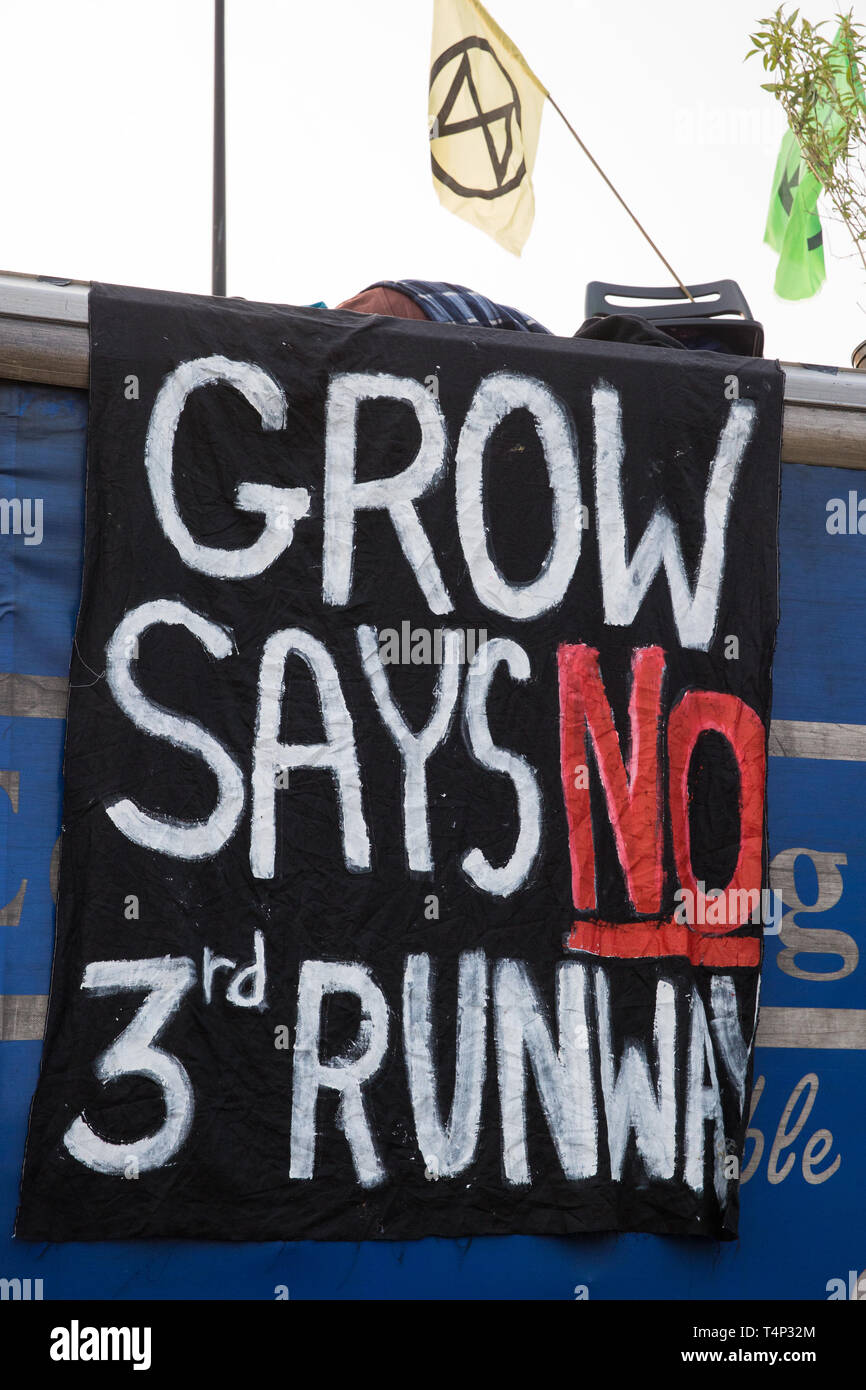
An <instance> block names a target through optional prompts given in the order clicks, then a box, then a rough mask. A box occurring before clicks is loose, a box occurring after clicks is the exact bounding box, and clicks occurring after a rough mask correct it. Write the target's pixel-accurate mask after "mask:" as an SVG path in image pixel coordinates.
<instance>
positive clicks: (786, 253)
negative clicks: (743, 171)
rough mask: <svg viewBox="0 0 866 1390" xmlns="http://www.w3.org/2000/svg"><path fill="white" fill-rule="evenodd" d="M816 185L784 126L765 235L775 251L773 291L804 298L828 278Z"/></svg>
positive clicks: (798, 148) (786, 295) (785, 297)
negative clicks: (777, 262)
mask: <svg viewBox="0 0 866 1390" xmlns="http://www.w3.org/2000/svg"><path fill="white" fill-rule="evenodd" d="M820 192H821V185H820V183H819V182H818V180H817V179H816V178H815V175H814V174H813V173H812V171H811V169H810V168H809V166H808V165H807V163H806V161H805V159H804V158H803V156H802V155H801V153H800V146H799V145H798V143H797V137H796V135H795V134H794V133H793V131H791V130H788V131H786V132H785V136H784V139H783V140H782V148H781V150H780V151H779V158H778V160H777V161H776V172H775V173H774V175H773V194H772V197H771V198H770V210H769V212H768V214H767V226H766V230H765V231H764V240H765V241H766V242H767V243H768V244H769V245H770V246H772V248H773V250H774V251H778V252H779V264H778V267H777V269H776V282H775V286H774V288H775V291H776V294H778V295H781V297H782V298H783V299H808V298H809V296H810V295H813V294H815V293H816V292H817V291H818V290H819V289H820V288H821V286H822V285H823V283H824V281H825V279H826V278H827V276H826V272H825V270H824V234H823V232H822V231H821V219H820V218H819V216H818V210H817V204H818V194H819V193H820Z"/></svg>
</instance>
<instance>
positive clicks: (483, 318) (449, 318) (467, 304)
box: [367, 280, 550, 333]
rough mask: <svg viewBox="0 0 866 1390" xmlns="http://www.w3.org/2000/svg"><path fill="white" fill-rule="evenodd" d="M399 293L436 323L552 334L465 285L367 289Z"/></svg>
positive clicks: (419, 283)
mask: <svg viewBox="0 0 866 1390" xmlns="http://www.w3.org/2000/svg"><path fill="white" fill-rule="evenodd" d="M378 285H383V286H384V287H385V288H386V289H389V290H397V291H398V292H399V293H400V294H405V295H407V296H408V297H409V299H411V300H414V302H415V303H416V304H417V305H418V308H419V309H423V311H424V313H425V314H426V315H427V317H428V319H432V320H433V322H434V323H477V324H481V325H482V327H484V328H516V329H519V330H521V331H522V332H524V333H549V332H550V329H549V328H545V327H544V324H543V323H539V322H538V320H537V319H533V318H530V316H529V314H522V313H521V312H520V310H519V309H511V308H510V307H509V306H508V305H507V304H494V302H493V300H492V299H486V298H485V296H484V295H483V294H476V292H475V290H468V289H467V288H466V286H465V285H448V284H446V283H445V281H443V280H377V281H376V284H375V285H368V286H367V288H368V289H370V290H372V289H376V287H377V286H378Z"/></svg>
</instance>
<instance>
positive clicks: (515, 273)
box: [0, 0, 866, 365]
mask: <svg viewBox="0 0 866 1390" xmlns="http://www.w3.org/2000/svg"><path fill="white" fill-rule="evenodd" d="M774 5H775V0H773V4H772V5H771V4H770V3H769V0H725V3H724V4H717V3H712V4H711V3H709V2H708V0H612V2H611V3H601V0H531V3H528V2H527V0H488V9H490V11H491V13H492V14H493V15H494V16H495V18H496V19H497V20H498V21H499V23H500V24H501V26H502V27H503V28H504V29H505V30H506V32H507V33H509V34H510V35H511V37H512V38H513V39H514V41H515V42H516V43H517V44H518V45H519V47H520V48H521V49H522V50H523V53H524V55H525V57H526V59H527V61H528V62H529V63H530V65H531V66H532V67H533V68H534V70H535V72H536V73H537V75H538V76H539V78H540V79H541V81H542V82H543V83H544V84H545V85H546V86H547V87H548V88H549V90H550V91H551V92H552V93H553V95H554V96H555V97H556V99H557V101H558V102H559V104H560V105H561V106H562V107H563V109H564V110H565V111H566V113H567V114H568V116H569V118H570V119H571V121H572V123H573V124H574V125H575V126H576V128H577V130H578V131H579V132H580V134H581V136H582V138H583V139H584V140H585V142H586V143H587V145H588V146H589V148H590V149H591V150H592V152H593V154H594V155H595V157H596V159H598V161H599V162H600V164H601V165H602V167H603V168H605V169H606V170H607V173H608V175H609V177H610V178H611V179H612V180H613V182H614V183H615V184H616V185H617V186H618V187H619V189H620V191H621V192H622V194H623V196H624V197H625V198H626V201H627V202H629V203H630V204H631V206H632V207H633V208H634V210H635V212H636V213H637V215H638V216H639V217H640V218H641V220H642V221H643V222H644V224H645V225H646V227H647V229H648V230H649V232H650V234H651V235H652V236H653V237H654V239H655V240H656V241H657V242H658V243H659V245H660V246H661V248H662V250H663V251H664V253H665V255H666V256H667V258H668V260H670V261H671V263H672V264H673V265H674V267H675V268H676V269H677V271H678V272H679V274H680V275H681V276H682V277H683V278H684V279H685V280H686V281H693V282H700V281H703V280H712V279H716V278H720V277H729V278H732V279H734V280H737V281H739V283H740V285H741V286H742V288H743V290H744V291H745V294H746V297H747V299H748V301H749V303H750V305H751V308H752V311H753V313H754V315H755V317H756V318H758V319H760V320H761V321H762V322H763V323H764V326H765V329H766V334H767V341H766V352H767V355H768V356H778V357H781V358H782V359H783V360H787V361H810V362H824V363H830V364H838V365H848V363H849V358H850V353H851V350H852V348H853V347H854V346H855V345H856V344H857V343H858V342H859V341H860V340H861V339H863V338H866V312H864V311H866V284H864V276H863V272H862V267H861V268H860V270H859V272H858V265H859V262H858V261H856V260H854V259H852V258H851V256H850V254H849V248H848V244H847V242H846V237H845V234H844V231H843V229H842V228H841V227H840V226H838V225H835V224H833V223H831V222H830V221H829V219H828V218H826V217H825V218H824V234H825V242H828V243H829V245H828V255H827V269H828V280H827V284H826V285H825V286H824V288H823V290H822V291H821V293H820V294H819V295H817V296H816V297H815V298H813V299H811V300H807V301H804V302H801V303H798V304H787V303H785V302H784V301H782V300H779V299H778V298H777V297H776V295H775V294H774V292H773V277H774V274H775V265H776V257H775V255H774V253H773V252H772V251H771V250H770V249H769V247H766V246H764V245H763V244H762V236H763V228H764V220H765V216H766V209H767V202H768V199H769V194H770V184H771V178H772V174H773V168H774V164H775V159H776V155H777V153H778V148H779V142H780V140H781V136H782V133H783V131H784V128H785V127H784V117H783V115H782V113H781V111H780V110H779V109H778V108H777V106H776V103H775V102H774V100H773V98H772V97H771V96H770V95H769V94H768V93H765V92H762V91H761V90H760V84H761V82H762V81H765V80H767V79H766V78H765V77H764V74H763V69H762V67H761V65H760V62H759V60H757V59H754V58H753V59H751V60H750V61H749V62H748V63H746V64H744V63H743V61H742V60H743V55H744V54H745V53H746V52H747V50H748V48H749V47H750V46H751V45H750V43H749V32H750V30H752V29H753V28H754V27H755V23H756V20H757V19H759V18H760V16H761V15H762V14H763V13H766V12H767V11H769V10H770V9H772V8H774ZM804 8H805V12H806V14H807V15H808V17H809V18H811V19H813V20H818V19H822V18H824V17H829V16H831V15H832V14H833V13H834V12H835V10H836V9H838V8H839V7H838V6H837V5H836V4H830V3H829V2H828V0H825V3H824V5H823V6H822V7H821V8H820V9H819V8H817V7H816V6H814V5H810V4H809V3H808V0H807V3H806V5H805V7H804ZM226 11H227V21H226V28H227V47H228V61H227V108H228V174H227V179H228V292H229V294H240V295H244V296H246V297H247V298H250V299H261V300H267V301H272V302H276V303H294V304H305V303H310V302H313V301H316V300H319V299H322V300H324V301H325V302H326V303H327V304H329V305H332V306H333V305H335V304H336V303H337V302H338V301H339V300H341V299H343V298H346V297H348V296H349V295H351V294H353V293H355V292H356V291H357V290H360V289H362V288H364V287H365V286H366V285H368V284H369V283H370V282H371V281H374V280H378V279H400V278H402V277H415V278H419V279H431V280H452V281H457V282H459V283H462V284H466V285H470V286H472V287H473V288H475V289H478V290H481V291H483V292H484V293H485V294H487V295H489V296H490V297H491V298H494V299H499V300H501V301H503V302H505V303H510V304H514V305H516V306H518V307H519V308H522V309H524V310H526V311H527V312H529V313H532V314H534V315H535V316H536V317H537V318H539V319H540V320H541V321H542V322H543V323H545V324H546V325H547V326H548V327H549V328H551V329H553V331H554V332H559V333H563V334H571V333H573V332H574V330H575V329H576V328H577V327H579V325H580V323H581V322H582V320H583V318H584V312H583V299H584V290H585V286H586V282H587V281H588V280H593V279H600V280H613V281H619V282H623V283H632V284H640V283H647V284H661V283H664V282H665V274H664V270H663V267H662V266H661V264H660V263H659V262H658V261H657V260H656V259H655V257H654V256H653V253H652V251H651V250H650V248H649V247H648V246H647V245H646V243H645V242H644V241H643V240H642V238H641V237H640V235H639V233H638V232H637V230H636V229H635V227H634V226H633V224H632V223H631V221H630V220H629V219H628V217H627V216H626V214H625V213H624V212H623V210H622V209H621V208H620V206H619V204H618V203H617V202H616V201H615V199H614V198H613V196H612V195H611V194H610V192H609V191H608V189H607V188H606V187H605V185H604V184H603V183H602V181H601V180H600V178H599V177H598V175H597V174H596V172H595V170H594V169H593V168H592V166H591V165H590V164H589V163H588V162H587V160H586V159H585V158H584V156H583V155H582V154H581V152H580V150H579V149H578V147H577V146H576V145H575V144H574V142H573V141H572V139H571V137H570V135H568V133H567V131H566V130H565V127H564V126H563V125H562V122H561V121H560V119H559V117H558V116H557V115H556V113H555V111H553V109H552V108H551V107H550V106H549V105H548V107H547V110H546V112H545V115H544V119H543V122H542V128H541V139H540V144H539V152H538V161H537V164H536V172H535V179H534V184H535V196H536V218H535V225H534V228H533V231H532V234H531V236H530V238H529V241H528V243H527V245H526V247H525V249H524V252H523V256H522V257H521V258H520V259H518V258H516V257H514V256H511V255H510V254H509V253H508V252H506V251H503V250H501V249H500V248H499V246H497V245H496V243H494V242H493V241H491V240H490V239H489V238H488V237H486V236H485V235H484V234H483V233H481V232H480V231H478V230H476V229H475V228H474V227H471V226H469V225H468V224H466V223H464V222H462V221H461V220H460V219H458V218H457V217H454V216H453V215H452V214H450V213H448V212H446V211H445V210H444V209H442V208H441V207H440V205H439V202H438V199H437V198H436V195H435V193H434V190H433V186H432V180H431V176H430V166H429V153H428V145H427V72H428V67H429V47H430V28H431V16H432V0H307V3H300V0H226ZM854 11H855V18H857V19H859V20H860V21H861V22H863V21H866V0H859V3H855V5H854ZM2 14H3V56H4V63H3V74H2V81H0V129H2V130H3V133H4V141H3V144H4V149H3V172H4V178H3V185H4V197H3V210H2V216H0V268H2V269H4V270H17V271H29V272H33V273H36V274H47V275H68V276H71V277H73V278H77V279H101V280H109V281H114V282H116V283H124V284H136V285H147V286H155V287H161V288H164V289H177V290H191V291H204V292H207V291H208V290H209V288H210V238H211V206H210V196H211V145H210V141H211V122H212V114H211V112H212V108H211V81H212V68H211V64H212V42H213V41H212V5H211V3H210V0H148V2H147V4H145V5H142V4H140V3H135V4H133V3H132V0H74V3H70V2H69V0H26V3H11V2H10V0H7V3H6V4H5V5H4V6H3V10H2ZM860 305H862V306H863V308H861V307H859V306H860Z"/></svg>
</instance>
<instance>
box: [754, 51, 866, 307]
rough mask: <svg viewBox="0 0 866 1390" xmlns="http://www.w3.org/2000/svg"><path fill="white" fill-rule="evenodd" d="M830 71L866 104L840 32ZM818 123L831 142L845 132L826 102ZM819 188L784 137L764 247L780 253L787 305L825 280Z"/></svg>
mask: <svg viewBox="0 0 866 1390" xmlns="http://www.w3.org/2000/svg"><path fill="white" fill-rule="evenodd" d="M831 62H832V65H833V67H834V69H835V74H836V76H835V81H836V84H837V88H838V90H839V91H840V92H842V93H843V94H844V95H846V96H847V95H850V94H851V91H852V88H851V83H850V82H849V80H848V79H849V75H850V77H851V79H852V80H853V84H854V91H855V92H856V95H857V98H858V100H859V101H860V103H861V105H862V104H864V97H863V88H862V86H861V83H860V78H859V75H858V73H857V71H856V69H855V68H853V66H851V65H850V64H849V61H848V55H847V53H846V50H845V45H844V42H843V41H842V30H841V29H840V30H838V32H837V34H836V37H835V38H834V40H833V45H832V57H831ZM815 120H816V122H818V123H819V124H820V125H822V126H823V127H824V129H825V130H826V131H828V132H829V134H830V135H831V137H832V136H833V135H835V134H837V133H838V132H839V131H841V130H842V127H843V124H844V122H843V121H842V118H841V117H840V116H839V115H838V113H837V112H836V111H834V110H833V108H832V107H831V106H830V105H829V104H828V103H826V102H819V103H818V104H817V106H816V107H815ZM820 192H821V183H820V181H819V180H818V178H817V177H816V175H815V174H813V173H812V170H811V169H810V168H809V166H808V164H807V163H806V161H805V159H804V158H803V155H802V153H801V150H800V146H799V143H798V141H797V137H796V135H794V133H793V131H790V130H788V131H786V132H785V136H784V138H783V140H782V148H781V149H780V151H779V158H778V159H777V161H776V171H775V173H774V174H773V191H772V194H771V196H770V207H769V211H768V213H767V226H766V228H765V230H764V241H766V242H767V243H768V244H769V245H770V246H772V248H773V250H774V251H778V252H779V264H778V267H777V269H776V281H775V286H774V288H775V290H776V293H777V294H778V295H780V296H781V297H782V298H783V299H808V298H809V297H810V295H813V294H815V293H816V292H817V291H818V290H819V289H820V288H821V286H822V285H823V283H824V281H825V279H826V278H827V276H826V272H825V269H824V234H823V232H822V230H821V219H820V218H819V216H818V194H819V193H820Z"/></svg>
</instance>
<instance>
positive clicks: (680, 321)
mask: <svg viewBox="0 0 866 1390" xmlns="http://www.w3.org/2000/svg"><path fill="white" fill-rule="evenodd" d="M688 290H689V293H690V294H691V295H693V296H694V298H695V300H696V301H697V302H696V303H694V304H692V303H691V302H690V301H689V300H688V299H686V298H685V297H684V296H683V292H682V290H681V289H679V287H678V286H671V285H661V286H646V285H612V284H608V283H607V281H604V280H591V281H590V282H589V284H588V285H587V287H586V307H585V313H586V317H587V320H588V321H591V320H597V319H600V318H606V317H607V316H608V315H610V314H634V315H639V316H640V317H641V318H644V319H650V320H651V321H652V322H653V323H655V324H657V325H658V327H659V328H663V329H664V330H665V332H666V333H670V334H671V336H672V337H674V338H676V339H677V340H678V341H679V342H681V343H682V344H683V346H684V347H687V348H692V349H702V350H704V351H711V352H730V353H735V354H736V355H737V356H739V357H763V355H764V328H763V325H762V324H760V323H757V322H756V321H755V320H754V319H753V318H752V311H751V309H750V308H749V306H748V303H747V302H746V296H745V295H744V294H743V291H742V290H741V289H740V287H739V285H738V284H737V282H736V280H711V281H709V282H708V283H707V284H705V285H689V286H688ZM612 295H616V296H619V297H620V298H628V299H633V300H634V299H646V300H648V301H649V303H648V304H646V305H643V304H641V305H637V304H632V305H628V306H626V305H622V304H612V303H611V302H610V297H611V296H612ZM708 295H712V296H713V298H712V299H709V300H708V299H707V298H706V296H708Z"/></svg>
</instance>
